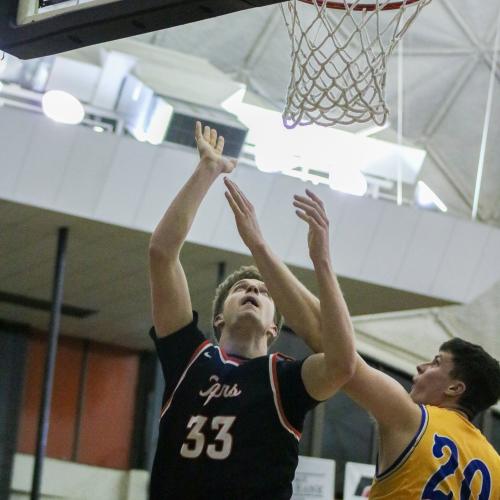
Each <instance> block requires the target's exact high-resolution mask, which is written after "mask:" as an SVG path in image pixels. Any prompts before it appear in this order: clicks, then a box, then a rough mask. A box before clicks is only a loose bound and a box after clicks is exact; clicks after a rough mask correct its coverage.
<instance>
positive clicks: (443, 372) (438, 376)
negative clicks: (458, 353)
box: [410, 352, 454, 406]
mask: <svg viewBox="0 0 500 500" xmlns="http://www.w3.org/2000/svg"><path fill="white" fill-rule="evenodd" d="M452 370H453V357H452V355H451V354H450V353H449V352H440V353H439V354H438V355H436V356H434V359H433V360H432V361H429V362H428V363H423V364H421V365H418V366H417V375H415V376H414V377H413V386H412V388H411V392H410V396H411V398H412V399H413V401H415V403H422V404H429V405H435V406H439V405H440V404H441V403H443V402H444V401H445V399H446V394H445V392H446V390H447V389H448V388H449V387H450V386H451V385H452V384H453V382H454V380H453V379H452V378H451V376H450V373H451V371H452Z"/></svg>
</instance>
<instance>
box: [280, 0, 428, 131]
mask: <svg viewBox="0 0 500 500" xmlns="http://www.w3.org/2000/svg"><path fill="white" fill-rule="evenodd" d="M430 2H431V0H400V1H397V2H395V1H390V0H354V1H347V0H337V1H329V0H290V1H289V2H287V3H286V4H282V5H281V10H282V13H283V17H284V19H285V23H286V26H287V29H288V33H289V35H290V40H291V44H292V69H291V79H290V84H289V86H288V96H287V102H286V108H285V111H284V112H283V123H284V125H285V127H287V128H294V127H296V126H297V125H310V124H312V123H315V124H317V125H322V126H325V127H331V126H333V125H350V124H353V123H364V122H368V121H370V120H372V121H373V122H375V123H376V124H377V125H383V124H384V123H385V122H386V120H387V116H388V114H389V110H388V108H387V105H386V103H385V82H386V73H387V59H388V57H389V55H390V54H391V52H392V51H393V50H394V48H395V47H396V45H397V44H398V42H399V40H400V39H401V38H402V37H403V36H404V34H405V33H406V31H407V30H408V28H409V27H410V25H411V24H412V23H413V21H414V20H415V19H416V17H417V16H418V14H419V13H420V11H421V10H422V9H423V8H424V7H425V6H426V5H428V4H429V3H430Z"/></svg>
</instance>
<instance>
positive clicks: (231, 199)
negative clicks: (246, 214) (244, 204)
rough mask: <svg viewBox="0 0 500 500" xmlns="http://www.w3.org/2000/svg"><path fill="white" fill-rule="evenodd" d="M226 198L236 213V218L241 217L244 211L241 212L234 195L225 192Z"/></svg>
mask: <svg viewBox="0 0 500 500" xmlns="http://www.w3.org/2000/svg"><path fill="white" fill-rule="evenodd" d="M224 196H225V197H226V200H227V201H228V203H229V206H230V207H231V210H232V211H233V213H234V216H235V217H237V216H239V215H241V214H242V211H241V210H240V207H239V206H238V203H237V202H236V200H235V199H234V197H233V195H232V194H231V193H230V192H229V191H225V192H224Z"/></svg>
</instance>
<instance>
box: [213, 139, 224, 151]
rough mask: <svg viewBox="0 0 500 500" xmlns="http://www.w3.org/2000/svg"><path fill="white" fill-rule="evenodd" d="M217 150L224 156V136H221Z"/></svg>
mask: <svg viewBox="0 0 500 500" xmlns="http://www.w3.org/2000/svg"><path fill="white" fill-rule="evenodd" d="M215 149H216V150H217V152H218V153H220V154H222V152H223V151H224V137H222V135H221V136H219V139H218V141H217V146H216V147H215Z"/></svg>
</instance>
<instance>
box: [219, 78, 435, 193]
mask: <svg viewBox="0 0 500 500" xmlns="http://www.w3.org/2000/svg"><path fill="white" fill-rule="evenodd" d="M245 92H246V90H245V89H244V88H242V89H240V90H238V92H236V93H235V94H233V95H232V96H231V97H229V98H228V99H226V100H225V101H224V102H223V103H222V107H223V108H224V109H226V110H227V111H229V112H230V113H233V114H235V115H236V116H237V117H238V119H239V120H240V121H241V122H242V123H244V124H245V125H246V126H247V127H248V129H249V132H248V136H247V142H249V143H252V144H254V145H255V147H254V154H255V162H256V164H257V167H258V168H259V169H260V170H262V171H264V172H279V171H281V172H285V173H286V172H290V171H292V170H293V169H295V168H297V167H302V168H303V169H304V170H305V171H313V170H318V171H321V172H324V173H328V174H329V177H330V187H331V188H332V189H336V190H339V191H344V192H347V193H350V194H356V195H358V196H362V195H363V194H365V193H366V191H367V181H366V178H365V177H364V175H363V174H366V175H370V176H371V177H375V178H382V179H389V180H396V179H397V178H398V175H397V174H398V166H399V165H401V167H402V177H403V182H404V183H407V184H414V183H415V182H416V180H417V176H418V174H419V172H420V169H421V167H422V164H423V162H424V159H425V155H426V153H425V151H424V150H420V149H416V148H410V147H407V146H399V145H397V144H393V143H390V142H386V141H381V140H379V139H374V138H370V137H365V135H366V133H374V132H376V131H380V130H383V129H384V128H385V127H378V128H377V129H376V130H375V129H366V130H365V133H364V134H363V133H358V134H353V133H350V132H345V131H342V130H338V129H334V128H327V127H320V126H318V125H309V126H307V127H296V128H295V129H292V130H288V129H286V128H285V127H284V126H283V121H282V117H281V114H280V113H279V112H278V111H274V110H269V109H264V108H261V107H259V106H255V105H251V104H247V103H244V102H243V98H244V96H245Z"/></svg>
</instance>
